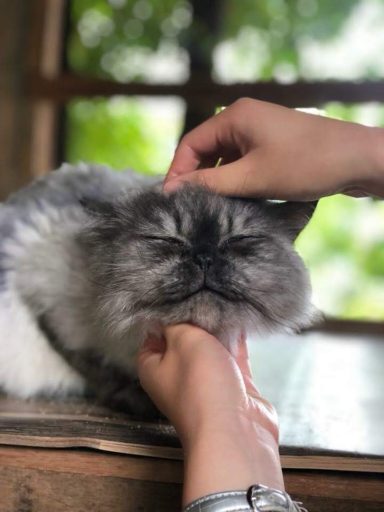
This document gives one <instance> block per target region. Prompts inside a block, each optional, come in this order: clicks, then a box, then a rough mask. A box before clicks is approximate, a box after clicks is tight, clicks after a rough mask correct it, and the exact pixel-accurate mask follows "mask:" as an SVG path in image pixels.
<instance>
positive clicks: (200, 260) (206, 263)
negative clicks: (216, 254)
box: [194, 253, 213, 270]
mask: <svg viewBox="0 0 384 512" xmlns="http://www.w3.org/2000/svg"><path fill="white" fill-rule="evenodd" d="M194 261H195V263H197V265H199V267H200V268H201V269H202V270H208V268H209V267H210V266H211V265H212V263H213V256H212V255H210V254H207V253H198V254H195V257H194Z"/></svg>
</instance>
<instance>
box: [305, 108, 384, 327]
mask: <svg viewBox="0 0 384 512" xmlns="http://www.w3.org/2000/svg"><path fill="white" fill-rule="evenodd" d="M323 113H324V114H325V115H329V116H330V117H337V118H339V119H344V120H348V121H355V122H359V123H362V124H367V125H372V126H384V106H382V105H378V104H365V105H351V106H346V105H343V104H339V103H330V104H327V105H324V107H323ZM297 249H298V252H299V253H300V254H301V255H302V256H303V258H304V260H305V261H306V263H307V265H308V267H309V269H310V271H311V277H312V284H313V290H314V302H315V304H316V305H317V306H318V307H319V308H320V309H321V310H322V311H324V312H326V313H328V314H329V315H332V316H337V317H342V318H359V319H371V320H384V202H383V201H374V200H372V199H354V198H350V197H346V196H341V195H339V196H334V197H330V198H325V199H322V200H321V201H320V203H319V205H318V207H317V210H316V212H315V215H314V217H313V219H312V221H311V223H310V224H309V226H308V228H307V229H306V230H305V231H304V232H303V234H302V235H301V236H300V238H299V240H298V243H297Z"/></svg>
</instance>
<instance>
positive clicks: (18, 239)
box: [0, 165, 313, 413]
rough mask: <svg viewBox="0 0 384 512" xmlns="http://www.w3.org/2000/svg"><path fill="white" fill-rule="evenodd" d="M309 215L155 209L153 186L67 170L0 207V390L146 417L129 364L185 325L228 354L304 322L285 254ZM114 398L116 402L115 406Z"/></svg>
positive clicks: (169, 200) (227, 202)
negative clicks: (87, 400) (164, 331)
mask: <svg viewBox="0 0 384 512" xmlns="http://www.w3.org/2000/svg"><path fill="white" fill-rule="evenodd" d="M311 209H312V210H313V206H312V207H308V206H305V205H303V208H301V206H300V205H296V204H294V203H292V204H288V203H287V204H286V205H278V204H276V205H272V204H266V203H263V202H260V201H246V200H240V199H230V198H223V197H220V196H217V195H215V194H212V193H210V192H208V191H205V190H202V189H197V188H185V189H183V190H181V191H179V192H176V193H175V194H172V195H170V196H166V195H164V194H163V193H162V192H161V191H160V188H159V186H158V185H157V186H156V185H154V181H153V179H151V178H144V177H140V176H138V175H136V174H134V173H132V172H126V173H114V172H112V171H109V170H107V169H104V168H101V167H97V168H96V167H92V166H86V165H83V166H78V167H74V168H72V167H71V166H64V167H63V168H62V169H60V170H59V171H56V172H54V173H51V174H50V175H49V176H48V177H47V178H44V179H43V180H40V181H38V182H36V183H35V184H33V185H32V186H30V187H27V188H26V189H23V190H21V191H20V192H18V193H17V194H15V195H14V196H12V197H11V198H10V199H9V200H8V201H7V202H6V203H3V204H2V205H0V236H1V241H0V388H2V389H4V390H5V391H6V392H8V393H10V394H15V395H19V396H23V397H30V396H35V395H38V394H50V395H66V394H69V393H82V392H84V391H85V390H86V389H87V387H91V389H93V391H95V390H96V391H97V392H98V394H99V395H101V396H102V397H103V398H105V399H107V400H110V399H112V403H113V401H114V402H115V403H116V404H117V405H120V404H123V406H124V404H126V405H127V408H128V409H131V410H133V411H134V412H138V413H140V412H145V410H146V409H147V405H143V404H141V405H140V403H139V402H141V400H142V399H141V398H140V396H139V395H140V391H139V390H138V387H137V384H136V383H135V375H136V374H135V355H136V353H137V349H138V347H139V345H140V343H141V342H142V341H143V339H144V337H145V336H146V335H147V333H148V332H149V331H153V332H158V331H159V328H160V326H161V324H167V323H174V322H181V321H187V322H192V323H195V324H197V325H200V326H201V327H203V328H205V329H207V330H209V331H210V332H212V333H214V334H215V335H217V336H218V337H219V338H220V339H221V340H222V341H223V343H225V344H227V345H229V343H230V340H231V339H233V337H234V336H237V335H238V334H239V333H240V331H244V330H245V331H252V330H260V329H261V330H262V329H265V328H267V329H269V330H275V329H277V328H283V329H295V328H298V327H300V326H301V325H303V324H306V323H308V321H309V319H310V317H311V311H312V310H311V306H310V303H309V283H308V278H307V274H306V271H305V269H304V267H303V264H302V262H301V260H300V258H299V257H298V256H297V255H296V253H295V252H294V251H293V249H292V246H291V243H292V241H293V239H294V237H295V236H296V234H297V233H298V231H299V230H300V229H301V228H302V227H303V226H304V225H305V223H306V221H307V218H306V217H308V215H310V213H311ZM111 397H112V398H111Z"/></svg>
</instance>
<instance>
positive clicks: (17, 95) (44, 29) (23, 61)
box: [0, 0, 65, 200]
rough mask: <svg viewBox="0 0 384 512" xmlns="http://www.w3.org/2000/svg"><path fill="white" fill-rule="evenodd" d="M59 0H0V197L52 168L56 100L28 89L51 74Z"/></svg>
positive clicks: (57, 45)
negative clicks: (32, 78)
mask: <svg viewBox="0 0 384 512" xmlns="http://www.w3.org/2000/svg"><path fill="white" fill-rule="evenodd" d="M64 3H65V0H54V1H52V2H51V1H49V0H31V1H28V2H26V1H25V0H14V1H12V2H8V1H6V0H0V10H1V12H2V13H4V15H2V16H0V34H1V45H0V70H1V72H0V112H1V116H0V141H1V152H0V200H1V199H3V198H4V197H6V196H7V195H8V194H9V193H10V192H12V191H14V190H16V189H17V188H19V187H21V186H23V185H25V184H26V183H28V182H29V181H30V180H31V179H32V178H34V177H36V176H39V175H40V174H42V173H43V172H44V171H45V172H46V171H48V170H49V169H51V168H52V166H53V163H54V148H55V144H54V141H55V129H56V122H57V105H55V103H54V102H53V103H52V102H51V101H49V100H48V99H45V98H32V97H31V96H30V95H29V94H28V92H27V91H28V88H29V77H30V76H34V75H36V74H38V75H39V76H43V77H45V78H53V77H57V73H58V70H59V57H60V54H61V49H60V44H62V43H63V40H62V37H61V32H60V30H59V27H60V23H61V20H62V9H63V6H64Z"/></svg>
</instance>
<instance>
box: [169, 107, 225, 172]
mask: <svg viewBox="0 0 384 512" xmlns="http://www.w3.org/2000/svg"><path fill="white" fill-rule="evenodd" d="M227 117H228V116H227V115H226V112H225V111H223V112H221V113H219V114H217V115H215V116H213V117H211V118H209V119H208V120H207V121H205V122H204V123H202V124H200V125H199V126H197V127H196V128H194V129H193V130H191V131H190V132H189V133H188V134H187V135H185V136H184V137H183V139H182V140H181V142H180V144H179V146H178V147H177V149H176V151H175V155H174V157H173V160H172V163H171V165H170V168H169V171H168V173H167V175H166V178H165V181H166V182H167V181H168V180H170V179H173V178H175V177H177V176H181V175H183V174H187V173H190V172H193V171H194V170H196V169H197V168H198V167H199V165H200V164H201V163H202V161H203V159H204V157H207V156H210V157H211V159H216V160H218V158H219V157H220V156H222V155H221V153H222V152H223V151H225V150H228V147H229V146H233V140H232V137H231V135H230V129H229V126H227V124H228V120H226V119H227Z"/></svg>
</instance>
